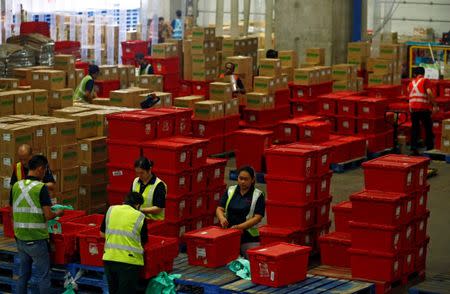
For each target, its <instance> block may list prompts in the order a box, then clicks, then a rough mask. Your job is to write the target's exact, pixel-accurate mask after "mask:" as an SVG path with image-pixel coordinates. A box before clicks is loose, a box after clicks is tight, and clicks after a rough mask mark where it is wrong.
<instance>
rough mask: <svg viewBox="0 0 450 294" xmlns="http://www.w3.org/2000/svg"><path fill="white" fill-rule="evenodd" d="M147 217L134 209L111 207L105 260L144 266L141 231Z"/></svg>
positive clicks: (108, 213)
mask: <svg viewBox="0 0 450 294" xmlns="http://www.w3.org/2000/svg"><path fill="white" fill-rule="evenodd" d="M144 219H145V216H144V214H143V213H142V212H140V211H138V210H136V209H134V208H133V207H131V206H129V205H127V204H124V205H115V206H111V207H110V208H109V209H108V211H107V213H106V218H105V224H106V231H105V253H104V254H103V260H108V261H116V262H122V263H128V264H135V265H144V255H143V254H144V249H143V248H142V244H141V236H140V234H141V229H142V226H143V225H144Z"/></svg>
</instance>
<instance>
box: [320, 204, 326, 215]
mask: <svg viewBox="0 0 450 294" xmlns="http://www.w3.org/2000/svg"><path fill="white" fill-rule="evenodd" d="M326 212H327V206H326V205H322V209H321V210H320V214H321V215H325V213H326Z"/></svg>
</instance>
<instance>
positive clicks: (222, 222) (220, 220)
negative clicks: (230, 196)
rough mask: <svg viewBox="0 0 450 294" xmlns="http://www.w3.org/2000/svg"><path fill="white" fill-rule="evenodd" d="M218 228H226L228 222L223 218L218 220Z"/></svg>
mask: <svg viewBox="0 0 450 294" xmlns="http://www.w3.org/2000/svg"><path fill="white" fill-rule="evenodd" d="M219 222H220V226H221V227H222V228H224V229H226V228H228V225H229V223H228V220H227V219H226V218H224V217H221V218H219Z"/></svg>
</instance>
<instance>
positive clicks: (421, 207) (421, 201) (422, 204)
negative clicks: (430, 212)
mask: <svg viewBox="0 0 450 294" xmlns="http://www.w3.org/2000/svg"><path fill="white" fill-rule="evenodd" d="M429 191H430V186H429V185H428V186H427V187H425V188H423V189H420V190H419V191H417V192H414V193H413V196H414V197H415V198H416V202H415V203H416V207H415V213H416V216H418V215H423V214H424V213H425V212H427V202H428V192H429Z"/></svg>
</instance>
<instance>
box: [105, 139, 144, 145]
mask: <svg viewBox="0 0 450 294" xmlns="http://www.w3.org/2000/svg"><path fill="white" fill-rule="evenodd" d="M106 144H107V145H125V146H134V147H139V144H141V142H137V141H131V140H120V139H106Z"/></svg>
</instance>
